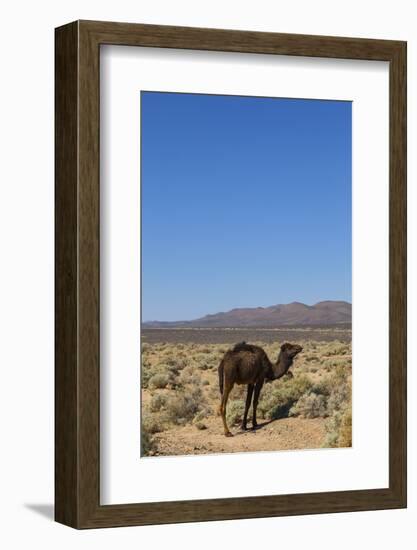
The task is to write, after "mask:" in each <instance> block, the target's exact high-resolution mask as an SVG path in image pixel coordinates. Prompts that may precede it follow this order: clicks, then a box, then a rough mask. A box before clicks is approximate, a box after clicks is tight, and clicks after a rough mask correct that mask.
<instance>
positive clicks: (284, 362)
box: [273, 351, 292, 378]
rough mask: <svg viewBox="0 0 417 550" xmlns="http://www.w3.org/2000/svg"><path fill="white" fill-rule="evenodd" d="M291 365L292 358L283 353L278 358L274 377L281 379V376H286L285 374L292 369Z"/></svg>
mask: <svg viewBox="0 0 417 550" xmlns="http://www.w3.org/2000/svg"><path fill="white" fill-rule="evenodd" d="M291 365H292V359H290V357H288V356H287V354H286V353H285V352H282V351H281V352H280V354H279V356H278V360H277V362H276V364H275V365H274V367H273V370H274V377H275V378H281V376H284V374H285V373H286V372H287V370H288V369H289V368H290V367H291Z"/></svg>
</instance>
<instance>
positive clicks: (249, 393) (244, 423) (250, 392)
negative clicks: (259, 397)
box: [242, 384, 253, 430]
mask: <svg viewBox="0 0 417 550" xmlns="http://www.w3.org/2000/svg"><path fill="white" fill-rule="evenodd" d="M252 394H253V384H248V393H247V394H246V404H245V413H244V415H243V420H242V430H246V422H247V419H248V412H249V407H250V402H251V401H252Z"/></svg>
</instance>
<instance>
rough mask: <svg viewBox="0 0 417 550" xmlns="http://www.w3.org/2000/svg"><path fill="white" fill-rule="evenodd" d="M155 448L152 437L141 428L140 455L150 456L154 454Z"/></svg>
mask: <svg viewBox="0 0 417 550" xmlns="http://www.w3.org/2000/svg"><path fill="white" fill-rule="evenodd" d="M156 449H157V447H156V443H155V441H154V439H153V438H152V437H151V436H150V435H149V433H148V432H147V431H146V430H144V429H143V428H142V430H141V438H140V450H141V456H152V455H153V454H155V451H156Z"/></svg>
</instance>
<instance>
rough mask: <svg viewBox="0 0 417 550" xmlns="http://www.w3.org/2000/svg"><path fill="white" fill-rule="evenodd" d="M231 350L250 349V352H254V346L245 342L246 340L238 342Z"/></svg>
mask: <svg viewBox="0 0 417 550" xmlns="http://www.w3.org/2000/svg"><path fill="white" fill-rule="evenodd" d="M233 351H250V352H252V353H255V352H256V346H252V345H251V344H247V343H246V342H239V343H238V344H236V345H235V347H234V348H233Z"/></svg>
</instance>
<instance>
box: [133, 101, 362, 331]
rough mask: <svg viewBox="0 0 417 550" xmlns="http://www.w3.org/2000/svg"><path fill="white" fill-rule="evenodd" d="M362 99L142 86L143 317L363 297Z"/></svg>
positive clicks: (189, 316)
mask: <svg viewBox="0 0 417 550" xmlns="http://www.w3.org/2000/svg"><path fill="white" fill-rule="evenodd" d="M351 120H352V109H351V103H350V102H342V101H321V100H300V99H279V98H253V97H240V96H216V95H197V94H196V95H193V94H176V93H157V92H141V182H142V319H143V321H150V320H161V321H170V320H185V319H194V318H197V317H200V316H203V315H205V314H207V313H216V312H218V311H227V310H229V309H232V308H235V307H258V306H264V307H265V306H270V305H274V304H278V303H289V302H292V301H300V302H304V303H307V304H313V303H316V302H318V301H321V300H346V301H351V216H352V212H351V156H352V155H351V126H352V124H351Z"/></svg>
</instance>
